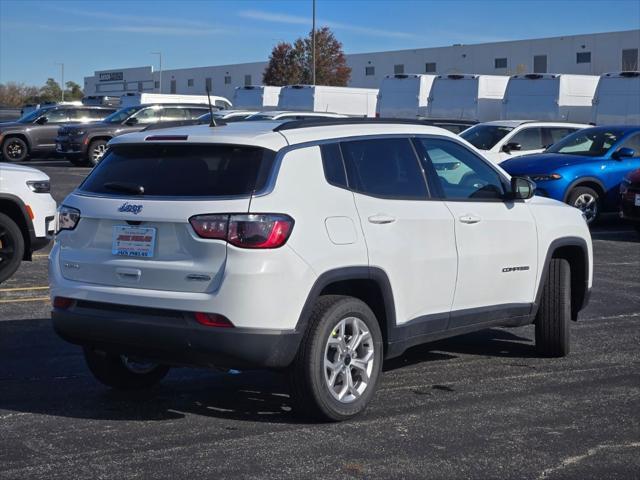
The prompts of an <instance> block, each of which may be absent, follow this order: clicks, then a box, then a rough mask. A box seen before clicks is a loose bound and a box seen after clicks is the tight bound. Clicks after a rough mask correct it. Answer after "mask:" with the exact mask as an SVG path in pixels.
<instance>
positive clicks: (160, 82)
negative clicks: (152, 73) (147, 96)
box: [151, 52, 162, 93]
mask: <svg viewBox="0 0 640 480" xmlns="http://www.w3.org/2000/svg"><path fill="white" fill-rule="evenodd" d="M151 55H158V58H159V63H160V81H159V82H158V93H162V52H151Z"/></svg>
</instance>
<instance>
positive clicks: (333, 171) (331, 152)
mask: <svg viewBox="0 0 640 480" xmlns="http://www.w3.org/2000/svg"><path fill="white" fill-rule="evenodd" d="M320 152H321V153H322V167H323V168H324V177H325V178H326V179H327V182H329V183H330V184H331V185H335V186H336V187H342V188H347V174H346V173H345V171H344V164H343V163H342V154H341V153H340V147H339V146H338V144H337V143H331V144H327V145H321V146H320Z"/></svg>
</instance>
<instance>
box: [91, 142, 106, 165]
mask: <svg viewBox="0 0 640 480" xmlns="http://www.w3.org/2000/svg"><path fill="white" fill-rule="evenodd" d="M106 151H107V145H106V144H104V143H103V144H100V145H96V146H95V147H94V148H93V150H92V151H91V159H92V160H93V163H94V164H98V163H99V162H100V160H102V157H103V156H104V152H106Z"/></svg>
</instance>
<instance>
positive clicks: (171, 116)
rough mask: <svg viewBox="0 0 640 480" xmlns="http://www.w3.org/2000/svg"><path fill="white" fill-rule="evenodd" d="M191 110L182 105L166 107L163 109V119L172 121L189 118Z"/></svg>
mask: <svg viewBox="0 0 640 480" xmlns="http://www.w3.org/2000/svg"><path fill="white" fill-rule="evenodd" d="M188 119H189V112H188V111H187V109H186V108H181V107H164V108H163V109H162V121H163V122H171V121H177V120H188Z"/></svg>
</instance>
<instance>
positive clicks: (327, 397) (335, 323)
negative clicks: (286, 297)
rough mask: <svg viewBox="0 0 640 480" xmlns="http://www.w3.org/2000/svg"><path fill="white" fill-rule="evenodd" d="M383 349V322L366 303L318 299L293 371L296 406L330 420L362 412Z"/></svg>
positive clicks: (337, 297) (341, 298) (332, 297)
mask: <svg viewBox="0 0 640 480" xmlns="http://www.w3.org/2000/svg"><path fill="white" fill-rule="evenodd" d="M382 353H383V352H382V333H381V332H380V326H379V324H378V321H377V319H376V317H375V315H374V313H373V312H372V311H371V309H370V308H369V307H368V306H367V305H366V304H365V303H364V302H362V301H361V300H358V299H356V298H352V297H346V296H340V295H327V296H323V297H320V299H318V301H317V302H316V305H315V306H314V309H313V311H312V314H311V318H310V323H309V326H308V329H307V331H306V333H305V336H304V338H303V340H302V343H301V345H300V350H299V351H298V354H297V356H296V359H295V360H294V363H293V365H292V368H291V371H290V381H291V391H292V397H293V402H294V405H295V407H296V410H297V411H299V412H300V413H303V414H306V415H308V416H311V417H314V418H317V419H321V420H328V421H340V420H346V419H349V418H351V417H353V416H355V415H357V414H358V413H360V412H362V411H363V410H364V409H365V408H366V406H367V404H368V403H369V401H370V400H371V398H372V397H373V395H374V393H375V389H376V386H377V383H378V378H379V376H380V371H381V368H382Z"/></svg>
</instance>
